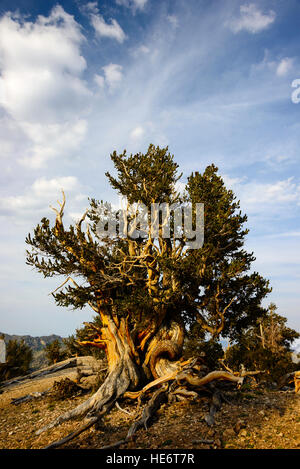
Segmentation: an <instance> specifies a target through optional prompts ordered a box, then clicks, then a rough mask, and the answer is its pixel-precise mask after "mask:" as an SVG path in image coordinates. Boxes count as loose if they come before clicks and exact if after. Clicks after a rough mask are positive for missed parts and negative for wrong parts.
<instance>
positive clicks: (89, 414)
mask: <svg viewBox="0 0 300 469" xmlns="http://www.w3.org/2000/svg"><path fill="white" fill-rule="evenodd" d="M127 365H128V362H127ZM131 371H132V369H131V367H130V366H129V367H128V366H126V364H125V365H124V363H123V364H122V363H120V364H119V366H117V367H116V369H115V370H113V371H111V372H110V374H109V375H108V377H107V379H106V380H105V381H104V383H103V384H102V386H101V387H100V388H99V390H98V391H97V392H96V393H95V394H94V395H93V396H91V397H90V399H88V400H87V401H86V402H84V403H83V404H81V405H79V406H78V407H76V408H75V409H73V410H71V411H69V412H66V413H65V414H62V415H61V416H60V417H58V418H57V419H56V420H55V421H53V422H51V423H50V424H48V425H46V426H45V427H43V428H42V429H40V430H39V431H38V432H37V434H40V433H42V432H43V431H46V430H48V429H50V428H53V427H54V426H56V425H59V424H61V423H62V422H65V421H67V420H70V419H71V418H75V417H78V416H81V415H83V414H86V416H85V419H84V423H83V425H81V426H80V427H79V428H78V429H77V430H75V431H74V432H72V433H70V434H69V435H67V436H66V437H65V438H63V439H62V440H59V441H57V442H54V443H52V444H50V445H48V446H47V447H46V449H50V448H57V447H58V446H61V445H63V444H65V443H67V442H68V441H71V440H72V439H74V438H75V437H76V436H78V435H80V434H81V433H82V432H84V431H85V430H87V429H88V428H90V427H91V426H93V425H95V424H96V423H97V422H98V421H99V420H100V419H101V417H102V416H103V415H104V414H105V413H107V412H108V411H109V410H111V409H112V407H113V406H114V405H119V404H118V402H117V400H118V399H120V398H121V397H124V398H134V399H136V398H138V399H139V401H140V399H141V397H142V396H143V395H145V393H146V392H147V391H150V390H152V389H153V388H154V387H157V386H160V387H159V388H158V389H156V390H155V391H154V393H153V396H152V397H151V399H150V400H149V402H148V404H147V405H146V406H145V408H144V410H143V412H142V415H141V417H140V418H139V419H138V420H136V421H135V422H134V423H133V424H132V425H131V427H130V429H129V431H128V433H127V436H126V438H125V439H123V440H120V441H118V442H116V443H115V444H113V445H108V446H104V447H103V448H102V449H108V448H113V447H118V446H120V445H121V444H124V443H126V442H128V441H129V440H130V439H131V438H132V436H133V435H134V434H135V433H136V431H137V430H138V429H139V428H140V427H144V428H145V429H147V426H148V423H149V421H150V420H151V418H152V417H153V416H154V414H155V412H156V411H157V410H158V409H159V407H160V406H161V404H162V403H163V402H168V401H169V402H170V401H171V400H172V398H173V399H174V398H175V399H187V398H191V397H192V398H193V399H195V398H196V397H197V396H198V393H197V392H196V391H195V389H199V388H200V390H202V389H206V388H205V386H207V385H208V388H210V389H208V390H210V392H211V388H213V389H212V390H213V397H212V403H211V407H210V411H209V414H207V415H206V417H205V421H206V422H207V424H208V425H213V424H214V416H215V413H216V412H217V411H218V410H219V409H220V407H221V393H220V391H218V390H216V389H215V388H214V387H213V384H212V382H214V381H218V380H226V381H231V382H233V383H236V384H237V385H238V386H240V385H241V384H242V382H243V378H242V377H238V376H235V375H233V374H231V373H229V372H224V371H213V372H211V373H208V374H207V375H205V376H202V377H200V376H199V370H198V369H197V366H196V361H195V360H192V359H190V360H189V361H187V362H181V366H180V369H179V370H178V371H177V372H174V373H170V374H168V375H166V376H162V377H160V378H158V379H156V380H154V381H152V382H150V383H149V384H147V385H146V386H145V387H144V388H143V389H141V390H140V391H136V392H130V391H127V390H128V388H129V387H130V384H131V383H132V380H133V378H135V376H134V377H133V376H131V375H130V372H131ZM189 387H192V389H189Z"/></svg>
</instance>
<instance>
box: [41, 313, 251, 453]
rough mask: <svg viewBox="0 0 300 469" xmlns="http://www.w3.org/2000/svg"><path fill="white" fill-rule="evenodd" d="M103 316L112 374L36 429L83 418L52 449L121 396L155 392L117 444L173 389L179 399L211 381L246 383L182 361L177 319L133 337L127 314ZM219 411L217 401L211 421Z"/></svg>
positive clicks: (100, 340) (101, 336)
mask: <svg viewBox="0 0 300 469" xmlns="http://www.w3.org/2000/svg"><path fill="white" fill-rule="evenodd" d="M101 319H102V327H101V329H100V330H99V331H97V346H98V347H99V345H100V344H101V347H103V348H104V349H105V352H106V356H107V362H108V376H107V378H106V379H105V381H104V382H103V384H102V385H101V386H100V388H99V389H98V390H97V392H96V393H95V394H93V395H92V396H91V397H90V398H89V399H87V400H86V401H85V402H83V403H82V404H80V405H79V406H78V407H76V408H75V409H73V410H71V411H68V412H66V413H64V414H62V415H60V416H59V417H58V418H57V419H56V420H54V421H53V422H51V423H50V424H48V425H46V426H45V427H43V428H42V429H40V430H38V431H37V434H40V433H42V432H43V431H45V430H48V429H50V428H53V427H55V426H56V425H59V424H61V423H63V422H65V421H67V420H70V419H72V418H77V417H81V416H84V418H83V420H82V425H81V426H80V427H79V428H78V429H77V430H75V431H74V432H73V433H71V434H69V435H67V436H66V437H65V438H63V439H62V440H60V441H59V442H55V443H53V444H51V445H49V446H48V447H47V448H54V447H57V446H60V445H61V444H64V443H66V442H67V441H70V440H71V439H73V438H75V437H76V436H77V435H79V434H80V433H82V432H83V431H85V430H87V429H88V428H90V427H91V426H92V425H94V424H95V423H97V422H98V421H99V420H100V418H101V416H103V415H104V414H105V413H106V412H108V411H109V410H110V409H112V407H113V406H114V405H115V404H116V403H118V400H119V399H120V398H121V397H124V398H132V399H137V398H139V399H140V398H141V396H142V395H144V394H145V393H148V392H151V391H152V390H154V394H153V397H152V398H151V399H150V401H149V403H148V405H146V407H145V409H144V411H143V413H142V416H141V418H140V419H139V420H138V421H136V422H135V423H134V424H133V425H132V427H131V429H130V430H129V432H128V435H127V437H126V439H125V440H122V442H117V443H116V446H119V445H120V444H122V443H124V442H126V441H128V439H129V438H130V437H131V436H132V435H133V433H134V432H135V431H136V430H137V429H138V428H139V427H140V426H142V425H144V426H146V425H147V422H148V421H149V420H150V418H151V417H152V416H153V415H154V413H155V412H156V410H157V409H158V408H159V406H160V405H161V403H162V402H163V401H166V400H168V397H169V396H170V395H171V394H172V393H173V396H174V397H175V396H177V397H178V398H179V399H180V398H187V397H192V398H195V397H196V396H197V393H196V392H195V390H197V389H199V388H203V387H204V386H206V385H207V384H209V383H211V382H212V381H215V380H229V381H232V382H234V383H237V384H239V385H240V384H241V383H242V381H243V378H241V377H239V376H234V375H233V374H232V373H228V372H225V371H215V372H212V373H208V374H207V375H205V376H203V374H205V371H204V368H205V367H203V370H201V365H199V363H198V361H197V360H196V359H189V360H186V361H183V360H182V358H181V352H182V345H183V327H182V326H181V325H180V324H179V323H177V322H175V321H172V322H169V323H168V322H167V321H165V320H162V319H161V318H160V320H157V323H156V324H155V323H154V322H153V320H152V323H151V324H149V326H148V328H146V329H145V331H144V332H142V333H140V334H136V335H135V336H134V335H133V334H132V333H131V331H130V330H129V325H128V321H127V318H117V317H116V316H113V315H112V314H108V313H107V312H102V313H101ZM162 386H163V387H162ZM138 388H139V389H140V390H137V389H138ZM155 388H156V389H155ZM157 388H158V389H157ZM187 388H192V389H187ZM167 389H168V392H167ZM215 400H216V399H214V400H213V403H214V404H215ZM217 409H218V406H217V405H214V407H212V408H211V412H210V420H211V421H212V420H213V415H214V413H215V411H216V410H217ZM113 446H115V445H113Z"/></svg>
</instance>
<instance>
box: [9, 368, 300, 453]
mask: <svg viewBox="0 0 300 469" xmlns="http://www.w3.org/2000/svg"><path fill="white" fill-rule="evenodd" d="M73 374H74V372H72V373H70V371H69V373H67V372H64V373H62V374H61V376H60V379H63V378H65V377H66V376H69V377H71V378H74V376H75V375H74V376H73ZM55 380H56V381H57V377H56V378H53V377H52V378H51V377H50V378H49V377H48V378H44V379H42V380H39V381H37V382H32V383H25V384H22V385H18V386H15V387H13V388H12V389H10V390H6V391H5V392H3V393H2V394H0V448H1V449H37V448H43V447H44V446H46V445H48V444H50V443H51V442H53V441H55V440H59V439H61V438H63V437H64V436H66V435H67V434H68V433H70V432H72V431H74V430H75V429H76V428H78V426H79V425H80V422H79V421H72V422H66V423H64V424H62V425H61V426H60V427H58V428H53V429H51V430H49V431H47V432H45V433H43V434H41V435H40V436H36V435H35V432H36V430H37V429H39V428H41V427H43V426H44V425H45V424H47V423H49V422H50V421H52V420H53V419H55V418H56V417H57V416H58V415H60V414H61V413H62V412H63V411H65V410H69V409H71V408H73V407H75V406H77V405H78V404H79V403H81V402H82V401H83V400H84V399H86V398H87V397H88V394H85V395H80V396H78V395H77V396H73V397H71V398H68V399H65V400H63V401H62V400H57V398H54V397H53V396H50V395H49V396H47V397H44V398H39V399H36V400H32V401H29V402H24V403H22V404H20V405H17V406H16V405H13V404H11V400H12V398H16V397H20V396H23V395H25V394H29V393H32V392H37V391H44V390H45V389H48V388H49V387H51V386H52V385H53V383H54V381H55ZM226 396H227V400H228V402H227V403H224V404H223V405H222V408H221V410H220V411H219V412H218V413H217V414H216V422H215V425H214V426H213V427H209V426H208V425H207V424H206V422H205V420H204V416H205V414H206V413H207V412H208V410H209V400H208V399H207V397H203V398H199V399H197V400H196V401H191V400H190V401H185V402H176V403H174V404H164V405H163V406H162V408H161V409H160V410H159V412H158V414H157V417H155V419H154V422H153V423H152V425H151V426H150V427H149V429H147V430H146V429H140V430H139V431H138V432H137V434H136V435H135V436H134V437H133V439H132V440H131V441H129V442H128V443H126V445H123V446H121V447H120V448H136V449H145V448H147V449H159V448H160V449H184V448H185V449H212V448H213V449H222V448H225V449H250V448H252V449H299V448H300V395H299V394H297V395H296V394H295V393H294V392H293V391H286V392H279V391H272V392H270V391H266V390H263V389H260V388H256V389H252V390H247V391H246V390H244V391H239V392H237V391H234V392H233V391H227V392H226ZM120 405H121V407H122V408H123V410H126V411H127V412H130V414H131V415H129V414H128V413H125V412H123V411H121V410H119V409H118V408H117V407H115V408H114V409H113V410H112V411H111V412H110V414H109V415H107V416H105V417H104V418H103V421H102V423H101V425H99V426H98V427H97V428H92V429H89V430H87V431H86V432H85V433H82V434H81V435H80V436H78V437H77V438H76V439H75V440H73V441H70V442H69V443H66V444H65V445H64V446H63V447H64V448H70V449H71V448H72V449H94V448H101V447H102V446H104V445H108V444H111V443H114V442H116V441H118V440H121V439H123V438H124V437H125V436H126V433H127V430H128V428H129V426H130V425H131V423H132V421H133V420H134V418H135V417H136V416H137V413H136V402H134V403H133V402H129V401H125V402H121V401H120ZM203 440H205V442H203Z"/></svg>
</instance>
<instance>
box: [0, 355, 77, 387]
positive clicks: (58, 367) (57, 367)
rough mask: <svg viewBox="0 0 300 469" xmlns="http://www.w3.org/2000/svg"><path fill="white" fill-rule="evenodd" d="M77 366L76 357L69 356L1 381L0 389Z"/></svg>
mask: <svg viewBox="0 0 300 469" xmlns="http://www.w3.org/2000/svg"><path fill="white" fill-rule="evenodd" d="M76 366H77V359H76V358H71V359H69V360H64V361H63V362H59V363H56V364H54V365H51V366H48V367H47V368H43V369H42V370H38V371H34V372H33V373H30V374H28V375H24V376H17V377H16V378H13V379H10V380H7V381H3V382H2V383H1V385H0V389H4V388H6V387H8V386H12V385H17V384H19V383H22V382H24V381H27V380H34V379H40V378H43V377H44V376H47V375H49V374H53V373H57V372H58V371H62V370H65V369H67V368H74V367H76Z"/></svg>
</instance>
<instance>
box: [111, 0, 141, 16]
mask: <svg viewBox="0 0 300 469" xmlns="http://www.w3.org/2000/svg"><path fill="white" fill-rule="evenodd" d="M147 2H148V0H116V3H117V4H118V5H122V6H125V7H127V8H131V9H132V11H133V12H134V13H135V12H136V10H143V9H144V8H145V6H146V4H147Z"/></svg>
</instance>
